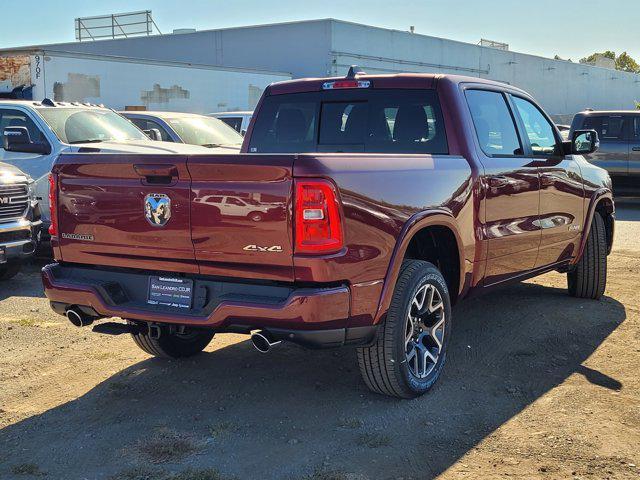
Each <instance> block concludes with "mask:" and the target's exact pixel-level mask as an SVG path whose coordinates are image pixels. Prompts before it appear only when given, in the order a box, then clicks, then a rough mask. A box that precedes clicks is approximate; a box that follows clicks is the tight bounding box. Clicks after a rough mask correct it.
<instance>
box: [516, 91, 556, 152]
mask: <svg viewBox="0 0 640 480" xmlns="http://www.w3.org/2000/svg"><path fill="white" fill-rule="evenodd" d="M512 98H513V103H514V105H515V106H516V109H517V110H518V113H519V114H520V118H521V119H522V123H523V124H524V129H525V132H526V134H527V137H528V139H529V144H530V145H531V150H532V151H533V154H534V155H545V156H549V155H554V154H556V153H558V144H557V141H556V136H555V134H554V133H553V126H552V125H551V123H550V122H549V121H548V120H547V119H546V118H545V116H544V115H543V114H542V112H541V111H540V109H538V107H536V106H535V105H534V104H533V103H531V102H530V101H528V100H525V99H524V98H520V97H512Z"/></svg>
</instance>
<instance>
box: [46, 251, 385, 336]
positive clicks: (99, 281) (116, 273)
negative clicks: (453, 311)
mask: <svg viewBox="0 0 640 480" xmlns="http://www.w3.org/2000/svg"><path fill="white" fill-rule="evenodd" d="M149 276H150V275H149V274H147V273H138V272H135V273H132V272H128V271H122V270H106V269H93V268H89V267H78V266H67V265H62V264H56V263H54V264H51V265H47V266H45V267H44V268H43V269H42V281H43V285H44V291H45V295H46V296H47V298H48V299H49V300H50V301H51V304H52V307H53V308H54V310H55V311H57V312H58V313H64V310H65V309H66V308H68V307H70V306H79V307H85V310H86V309H87V307H88V308H89V309H91V310H93V311H94V312H95V313H96V314H97V316H98V317H121V318H125V319H129V320H139V321H145V322H153V323H159V324H172V325H187V326H190V327H197V328H211V329H214V330H216V331H219V332H238V333H248V332H250V331H251V330H255V329H264V330H268V331H269V332H270V333H272V335H273V336H274V337H276V338H278V339H282V340H289V341H293V342H295V343H300V344H303V345H307V346H312V347H327V346H339V345H344V344H346V343H352V344H361V343H367V342H369V341H371V340H372V338H373V336H374V335H375V327H374V326H359V327H355V328H348V325H349V311H350V302H351V293H350V289H349V287H348V286H346V285H341V286H334V287H318V288H294V287H287V286H273V285H262V284H246V283H235V282H229V281H220V280H211V279H208V278H199V277H193V280H194V306H193V308H192V309H191V310H189V311H188V312H185V311H184V310H180V309H178V308H171V307H159V306H156V305H149V304H147V302H146V294H147V286H148V281H149Z"/></svg>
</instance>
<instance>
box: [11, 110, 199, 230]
mask: <svg viewBox="0 0 640 480" xmlns="http://www.w3.org/2000/svg"><path fill="white" fill-rule="evenodd" d="M0 136H1V138H2V140H1V141H0V162H4V163H8V164H10V165H14V166H16V167H17V168H19V169H20V170H22V171H23V172H24V173H26V174H27V175H29V176H30V177H32V178H33V179H34V181H35V184H34V187H35V196H36V198H37V200H38V201H39V202H40V211H41V213H42V220H43V224H44V225H43V226H44V227H45V228H44V229H43V231H44V232H46V227H47V226H48V224H49V197H48V191H49V183H48V175H49V172H50V170H51V166H52V164H53V162H54V160H55V159H56V158H57V157H58V155H60V154H61V153H66V152H77V151H79V150H81V149H85V150H86V149H87V148H91V150H92V151H99V152H105V153H157V154H163V153H167V154H169V153H182V154H191V153H211V149H207V148H205V147H200V146H196V145H186V144H181V143H169V142H158V141H153V140H151V139H150V138H149V137H147V136H146V135H145V134H144V133H143V132H142V130H140V129H139V128H138V127H136V126H135V125H134V124H132V123H131V122H130V121H129V120H127V119H125V118H124V117H122V116H121V115H119V114H118V113H116V112H114V111H113V110H110V109H108V108H104V107H100V106H91V105H88V104H81V103H77V102H72V103H69V102H54V101H52V100H49V99H45V100H43V101H42V102H36V101H23V100H0Z"/></svg>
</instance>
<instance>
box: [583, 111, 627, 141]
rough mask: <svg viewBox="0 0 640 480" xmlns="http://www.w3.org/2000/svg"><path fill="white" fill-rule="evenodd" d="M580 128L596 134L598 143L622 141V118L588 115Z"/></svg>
mask: <svg viewBox="0 0 640 480" xmlns="http://www.w3.org/2000/svg"><path fill="white" fill-rule="evenodd" d="M582 128H584V129H587V130H595V131H596V132H598V138H599V139H600V141H603V142H607V141H616V140H624V139H625V138H624V117H622V116H619V115H618V116H609V115H589V116H587V117H586V118H585V119H584V123H583V124H582Z"/></svg>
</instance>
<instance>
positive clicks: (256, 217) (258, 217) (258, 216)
mask: <svg viewBox="0 0 640 480" xmlns="http://www.w3.org/2000/svg"><path fill="white" fill-rule="evenodd" d="M248 217H249V218H250V219H251V221H252V222H261V221H262V219H263V218H264V215H263V214H262V213H260V212H251V213H250V214H249V215H248Z"/></svg>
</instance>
